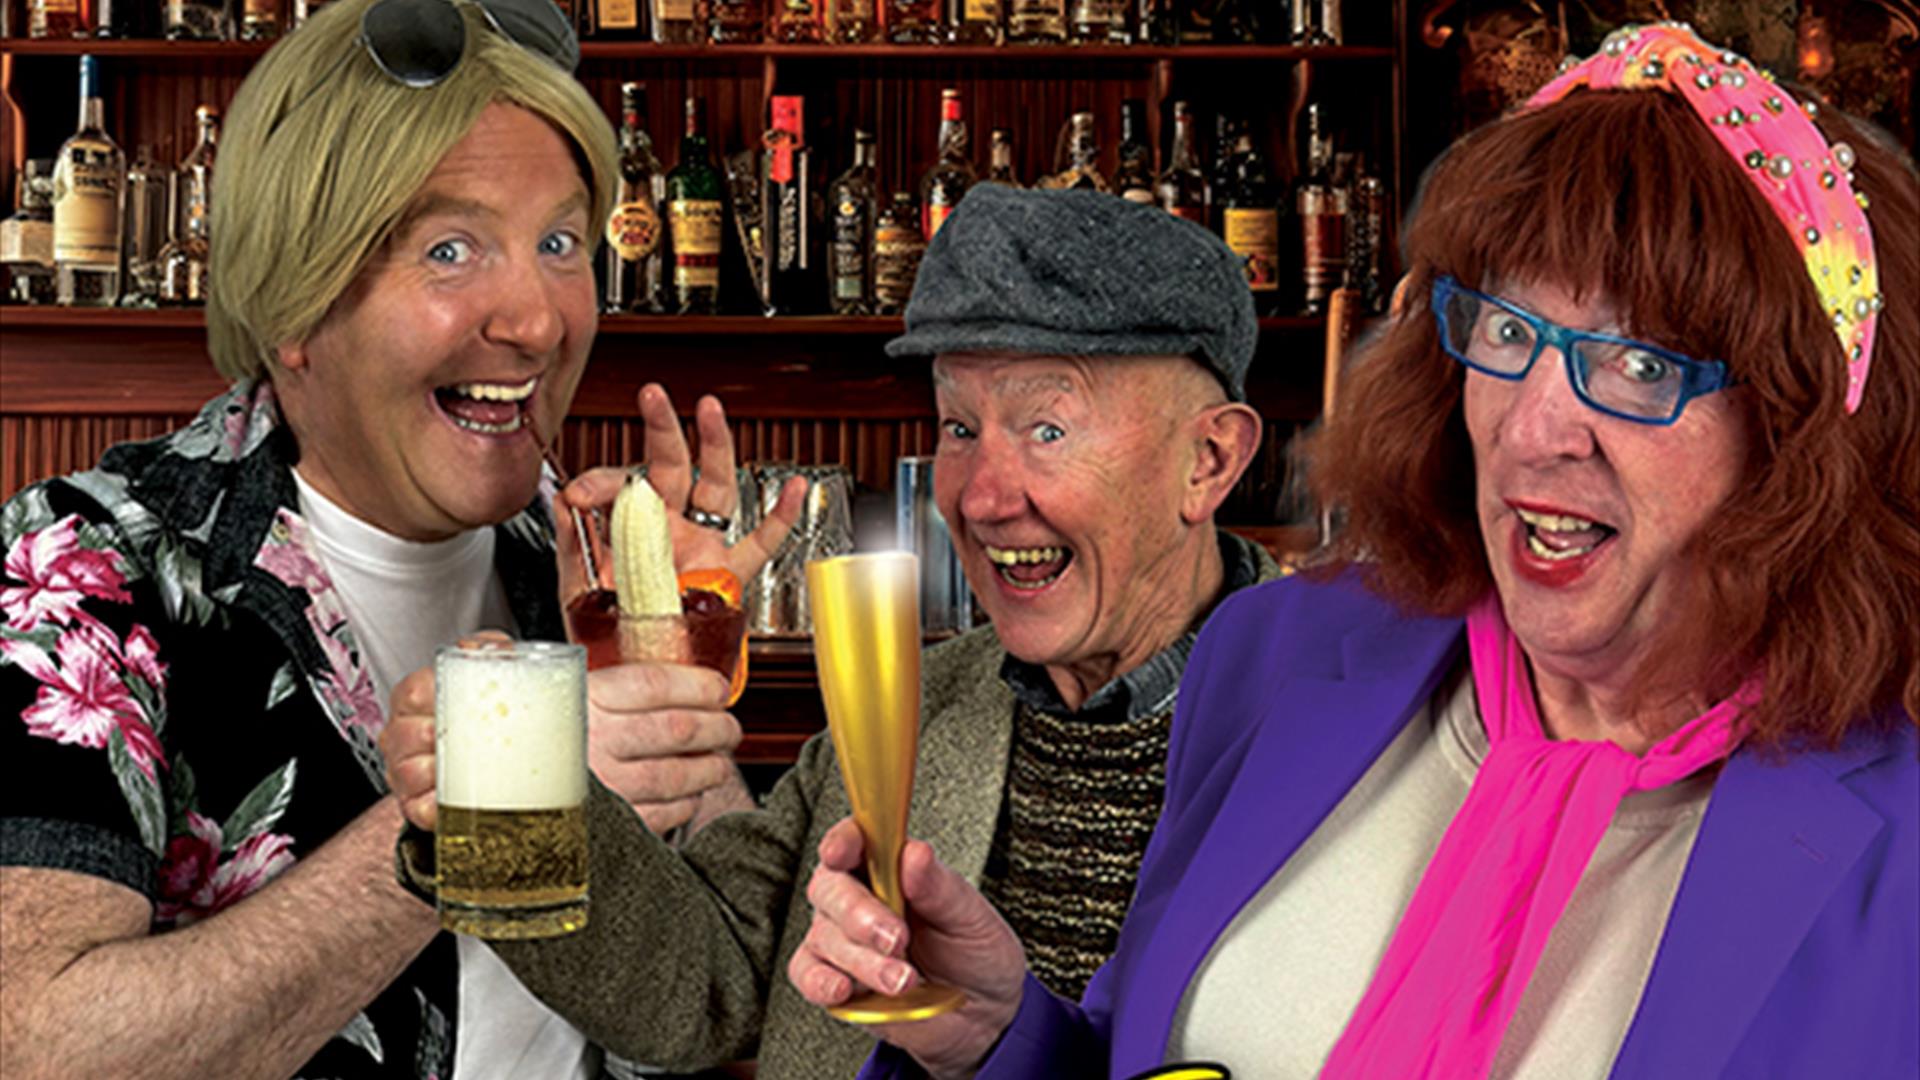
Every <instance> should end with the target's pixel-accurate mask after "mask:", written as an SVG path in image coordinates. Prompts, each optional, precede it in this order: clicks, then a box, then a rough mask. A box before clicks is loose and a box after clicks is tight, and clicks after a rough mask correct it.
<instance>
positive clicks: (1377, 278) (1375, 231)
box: [1346, 158, 1387, 314]
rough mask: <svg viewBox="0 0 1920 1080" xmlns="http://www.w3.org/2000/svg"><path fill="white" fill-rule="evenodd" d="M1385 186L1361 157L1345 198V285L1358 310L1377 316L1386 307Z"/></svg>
mask: <svg viewBox="0 0 1920 1080" xmlns="http://www.w3.org/2000/svg"><path fill="white" fill-rule="evenodd" d="M1386 208H1387V187H1386V184H1384V183H1383V182H1381V180H1380V178H1379V177H1378V176H1376V175H1374V174H1373V172H1372V171H1371V170H1370V169H1368V168H1367V165H1366V163H1365V159H1364V158H1361V159H1360V160H1359V162H1358V163H1356V166H1355V174H1354V177H1353V185H1352V187H1351V189H1350V193H1349V195H1348V197H1347V282H1346V283H1347V286H1348V287H1349V288H1352V289H1354V290H1355V291H1356V292H1358V293H1359V294H1360V295H1359V301H1360V309H1361V310H1362V311H1364V312H1366V313H1368V314H1378V313H1379V312H1381V311H1383V310H1385V308H1386V283H1385V282H1384V281H1383V280H1382V277H1381V275H1382V270H1381V258H1380V256H1381V251H1382V248H1381V245H1382V244H1383V243H1384V242H1385V239H1384V236H1383V234H1382V231H1381V230H1382V227H1383V225H1384V224H1385V221H1386V212H1387V211H1386Z"/></svg>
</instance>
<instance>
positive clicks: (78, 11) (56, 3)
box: [26, 0, 90, 38]
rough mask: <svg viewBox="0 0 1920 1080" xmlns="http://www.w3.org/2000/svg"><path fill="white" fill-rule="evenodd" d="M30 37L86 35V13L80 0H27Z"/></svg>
mask: <svg viewBox="0 0 1920 1080" xmlns="http://www.w3.org/2000/svg"><path fill="white" fill-rule="evenodd" d="M26 2H27V36H28V37H30V38H77V37H86V36H87V34H88V32H89V30H90V27H88V26H87V20H86V14H85V12H84V11H83V10H82V8H81V6H80V0H26Z"/></svg>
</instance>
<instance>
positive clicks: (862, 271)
mask: <svg viewBox="0 0 1920 1080" xmlns="http://www.w3.org/2000/svg"><path fill="white" fill-rule="evenodd" d="M873 163H874V153H873V136H872V135H871V134H870V133H868V132H865V131H855V132H854V133H853V164H852V165H850V166H848V167H847V171H846V172H843V173H841V174H840V176H839V178H838V179H836V180H834V182H833V186H832V187H831V188H829V189H828V192H827V197H828V200H829V202H830V203H831V204H832V206H833V252H832V255H831V258H830V259H829V261H828V264H827V274H828V276H829V279H830V280H829V289H828V301H829V303H830V304H831V305H832V307H833V313H834V314H835V315H865V314H867V313H868V312H870V311H872V310H873V265H872V258H873V229H874V217H875V216H876V215H877V214H878V213H879V210H880V207H879V205H878V202H877V191H876V189H875V187H874V182H873V170H874V166H873Z"/></svg>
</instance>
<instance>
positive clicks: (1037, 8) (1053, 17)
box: [1007, 0, 1067, 45]
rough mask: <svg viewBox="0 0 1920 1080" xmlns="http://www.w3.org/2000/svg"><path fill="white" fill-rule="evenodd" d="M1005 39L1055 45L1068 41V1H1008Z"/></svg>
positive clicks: (1026, 43) (1019, 42)
mask: <svg viewBox="0 0 1920 1080" xmlns="http://www.w3.org/2000/svg"><path fill="white" fill-rule="evenodd" d="M1007 40H1008V41H1011V42H1014V43H1016V44H1019V45H1058V44H1060V43H1061V42H1063V41H1065V40H1067V0H1010V3H1009V6H1008V8H1007Z"/></svg>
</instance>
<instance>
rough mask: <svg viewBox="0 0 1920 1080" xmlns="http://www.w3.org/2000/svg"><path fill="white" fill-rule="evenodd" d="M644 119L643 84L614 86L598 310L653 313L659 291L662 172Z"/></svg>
mask: <svg viewBox="0 0 1920 1080" xmlns="http://www.w3.org/2000/svg"><path fill="white" fill-rule="evenodd" d="M646 116H647V88H646V84H644V83H637V82H627V83H621V84H620V191H619V197H618V200H617V201H616V203H615V204H614V208H613V213H612V214H611V215H610V216H608V218H607V249H606V253H605V255H604V256H603V257H604V258H605V260H606V285H605V288H606V291H605V293H604V295H603V296H602V298H601V299H602V304H601V309H602V310H604V311H607V312H609V313H617V312H635V313H639V312H658V311H660V310H661V292H662V290H663V289H664V285H665V283H664V280H663V277H664V270H665V260H666V253H665V252H664V250H663V245H662V243H661V241H662V240H663V239H664V237H663V236H662V235H661V234H662V232H664V230H663V229H662V227H661V224H660V205H661V203H662V202H664V201H665V199H666V194H667V177H666V169H665V168H664V167H663V166H661V164H660V159H659V158H658V157H656V156H654V152H653V139H652V137H650V136H649V135H648V134H647V129H646V128H645V127H644V126H642V125H643V124H644V123H645V121H646Z"/></svg>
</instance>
